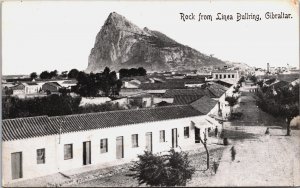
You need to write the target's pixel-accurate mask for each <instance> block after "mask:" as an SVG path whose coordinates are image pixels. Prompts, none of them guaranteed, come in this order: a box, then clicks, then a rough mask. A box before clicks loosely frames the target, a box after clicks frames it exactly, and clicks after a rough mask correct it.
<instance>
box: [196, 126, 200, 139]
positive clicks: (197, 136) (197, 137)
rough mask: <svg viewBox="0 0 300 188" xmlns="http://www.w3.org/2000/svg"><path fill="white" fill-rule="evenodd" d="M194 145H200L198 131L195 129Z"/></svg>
mask: <svg viewBox="0 0 300 188" xmlns="http://www.w3.org/2000/svg"><path fill="white" fill-rule="evenodd" d="M195 143H200V129H199V128H197V127H195Z"/></svg>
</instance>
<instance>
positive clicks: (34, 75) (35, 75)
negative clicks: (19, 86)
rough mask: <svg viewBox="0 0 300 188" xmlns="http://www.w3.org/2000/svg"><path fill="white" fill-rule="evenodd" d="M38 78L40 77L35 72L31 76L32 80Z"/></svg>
mask: <svg viewBox="0 0 300 188" xmlns="http://www.w3.org/2000/svg"><path fill="white" fill-rule="evenodd" d="M37 77H38V76H37V74H36V72H33V73H31V74H30V78H31V79H36V78H37Z"/></svg>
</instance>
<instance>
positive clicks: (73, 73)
mask: <svg viewBox="0 0 300 188" xmlns="http://www.w3.org/2000/svg"><path fill="white" fill-rule="evenodd" d="M78 73H79V71H78V70H77V69H72V70H70V71H69V73H68V78H70V79H72V78H75V79H76V78H77V76H78Z"/></svg>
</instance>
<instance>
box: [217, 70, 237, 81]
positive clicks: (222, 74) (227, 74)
mask: <svg viewBox="0 0 300 188" xmlns="http://www.w3.org/2000/svg"><path fill="white" fill-rule="evenodd" d="M212 79H215V80H239V72H238V71H234V70H232V71H230V70H223V71H213V72H212Z"/></svg>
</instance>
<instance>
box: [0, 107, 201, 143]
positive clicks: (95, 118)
mask: <svg viewBox="0 0 300 188" xmlns="http://www.w3.org/2000/svg"><path fill="white" fill-rule="evenodd" d="M199 115H203V113H201V112H199V111H198V110H196V109H195V108H193V107H192V106H190V105H177V106H165V107H157V108H143V109H138V110H120V111H110V112H98V113H87V114H76V115H68V116H57V117H47V116H39V117H29V118H16V119H7V120H2V140H3V141H10V140H18V139H26V138H33V137H39V136H47V135H53V134H58V133H59V128H60V126H61V132H62V133H70V132H78V131H87V130H93V129H102V128H109V127H116V126H124V125H130V124H138V123H146V122H155V121H163V120H170V119H179V118H186V117H193V116H199Z"/></svg>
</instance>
